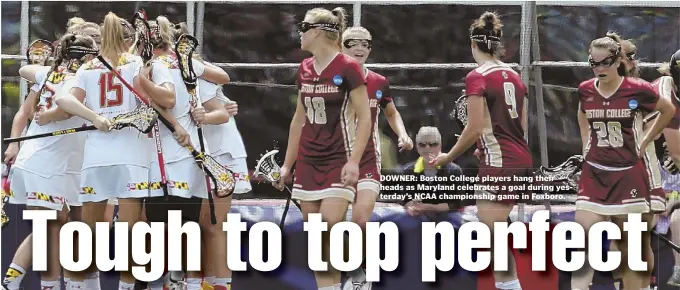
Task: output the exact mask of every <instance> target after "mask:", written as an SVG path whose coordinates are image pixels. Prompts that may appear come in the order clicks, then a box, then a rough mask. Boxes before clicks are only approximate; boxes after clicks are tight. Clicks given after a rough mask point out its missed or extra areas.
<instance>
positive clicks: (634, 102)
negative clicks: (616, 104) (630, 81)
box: [628, 99, 638, 110]
mask: <svg viewBox="0 0 680 290" xmlns="http://www.w3.org/2000/svg"><path fill="white" fill-rule="evenodd" d="M637 107H638V101H637V100H636V99H632V100H630V101H628V108H630V109H631V110H635V109H637Z"/></svg>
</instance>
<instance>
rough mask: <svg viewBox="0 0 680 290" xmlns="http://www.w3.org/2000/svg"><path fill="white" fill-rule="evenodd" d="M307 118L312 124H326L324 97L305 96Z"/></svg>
mask: <svg viewBox="0 0 680 290" xmlns="http://www.w3.org/2000/svg"><path fill="white" fill-rule="evenodd" d="M305 106H306V107H307V119H309V123H312V124H320V125H323V124H326V121H327V120H326V102H325V100H324V99H323V98H322V97H313V98H310V97H305Z"/></svg>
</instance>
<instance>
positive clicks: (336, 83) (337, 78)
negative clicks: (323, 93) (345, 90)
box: [333, 75, 342, 86]
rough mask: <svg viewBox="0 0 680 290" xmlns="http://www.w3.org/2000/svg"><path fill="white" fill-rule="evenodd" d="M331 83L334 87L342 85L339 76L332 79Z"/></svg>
mask: <svg viewBox="0 0 680 290" xmlns="http://www.w3.org/2000/svg"><path fill="white" fill-rule="evenodd" d="M333 83H334V84H335V85H336V86H339V85H342V77H341V76H340V75H335V76H334V77H333Z"/></svg>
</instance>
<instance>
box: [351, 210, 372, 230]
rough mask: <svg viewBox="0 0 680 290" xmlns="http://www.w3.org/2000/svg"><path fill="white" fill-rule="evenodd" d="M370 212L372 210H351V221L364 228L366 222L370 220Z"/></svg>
mask: <svg viewBox="0 0 680 290" xmlns="http://www.w3.org/2000/svg"><path fill="white" fill-rule="evenodd" d="M371 214H372V212H366V211H354V212H352V222H354V223H355V224H357V225H359V226H360V227H361V228H362V229H365V228H366V223H368V222H370V221H371Z"/></svg>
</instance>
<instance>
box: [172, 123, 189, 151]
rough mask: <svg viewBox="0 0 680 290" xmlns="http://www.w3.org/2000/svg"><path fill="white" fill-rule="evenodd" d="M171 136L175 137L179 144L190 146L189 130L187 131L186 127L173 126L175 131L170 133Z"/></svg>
mask: <svg viewBox="0 0 680 290" xmlns="http://www.w3.org/2000/svg"><path fill="white" fill-rule="evenodd" d="M172 136H173V137H175V140H177V143H179V145H180V146H182V147H186V146H191V147H193V145H192V144H191V136H189V132H187V130H186V129H184V127H182V126H175V133H172Z"/></svg>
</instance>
